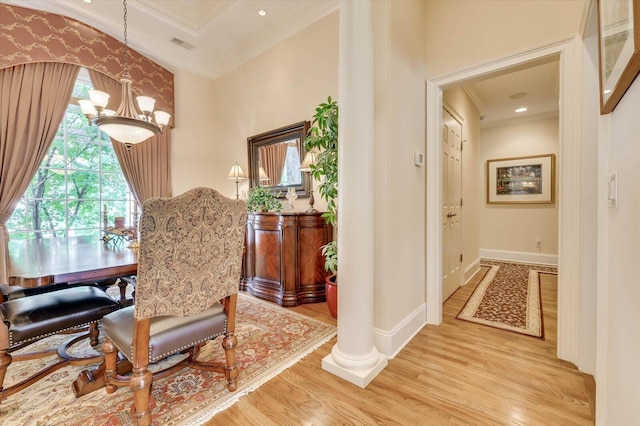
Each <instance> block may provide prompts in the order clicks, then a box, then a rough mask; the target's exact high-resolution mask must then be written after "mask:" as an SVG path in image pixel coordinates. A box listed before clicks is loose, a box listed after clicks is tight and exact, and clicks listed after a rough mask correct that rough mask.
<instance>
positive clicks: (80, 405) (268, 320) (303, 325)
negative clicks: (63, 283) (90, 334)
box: [0, 293, 336, 426]
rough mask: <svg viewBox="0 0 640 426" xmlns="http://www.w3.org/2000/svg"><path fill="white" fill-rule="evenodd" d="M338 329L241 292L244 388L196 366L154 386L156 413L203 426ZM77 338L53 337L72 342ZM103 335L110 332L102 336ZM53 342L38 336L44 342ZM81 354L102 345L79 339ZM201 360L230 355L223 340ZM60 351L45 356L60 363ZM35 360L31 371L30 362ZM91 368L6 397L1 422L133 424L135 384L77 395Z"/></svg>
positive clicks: (14, 372) (24, 366) (172, 421)
mask: <svg viewBox="0 0 640 426" xmlns="http://www.w3.org/2000/svg"><path fill="white" fill-rule="evenodd" d="M335 333H336V328H335V326H333V325H329V324H325V323H323V322H320V321H318V320H315V319H313V318H309V317H306V316H304V315H300V314H298V313H296V312H293V311H290V310H287V309H285V308H281V307H280V306H277V305H275V304H273V303H270V302H265V301H262V300H258V299H255V298H253V297H252V296H249V295H246V294H243V293H241V294H240V297H239V298H238V307H237V313H236V336H237V337H238V349H237V353H236V357H237V362H238V367H239V370H240V375H239V380H238V389H237V390H236V391H235V392H229V391H228V390H227V386H226V380H225V379H224V375H222V374H219V373H215V372H209V371H198V370H193V369H190V368H186V369H183V370H181V371H180V372H179V373H176V374H175V375H172V376H170V377H167V378H165V379H162V380H158V381H155V382H154V383H153V387H152V403H151V407H152V417H153V424H155V425H162V426H165V425H199V424H202V423H204V422H206V421H207V420H210V419H211V418H212V417H213V416H214V415H215V414H216V413H218V412H220V411H222V410H224V409H225V408H227V407H229V406H231V405H232V404H233V403H235V402H236V401H237V400H238V399H239V398H240V397H242V396H243V395H246V394H247V393H249V392H251V391H253V390H255V389H257V388H258V387H259V386H260V385H262V384H263V383H265V382H267V381H268V380H269V379H271V378H272V377H274V376H276V375H277V374H279V373H280V372H282V371H283V370H285V369H286V368H288V367H290V366H292V365H293V364H295V363H296V362H298V361H299V360H300V359H302V358H303V357H304V356H306V355H307V354H309V353H311V352H312V351H313V350H314V349H315V348H317V347H318V346H320V345H322V344H323V343H325V342H327V341H328V340H330V339H331V338H332V337H333V336H334V335H335ZM68 338H69V336H52V337H49V338H47V340H48V341H49V343H51V342H52V341H54V340H57V341H64V340H66V339H68ZM101 339H102V336H101ZM44 342H45V341H44V340H43V341H41V342H38V345H40V346H44V345H43V343H44ZM76 346H77V348H78V349H77V351H78V353H88V352H92V351H94V350H93V349H92V348H91V346H90V345H89V343H88V342H86V341H83V343H82V344H78V345H76ZM200 358H201V359H212V358H215V359H219V360H221V361H222V360H224V351H223V349H222V347H221V339H218V340H215V341H213V342H211V343H208V344H207V345H206V346H205V347H204V348H203V349H202V351H201V354H200ZM52 359H53V357H49V358H45V359H44V362H52V361H51V360H52ZM40 361H42V360H32V361H25V362H19V363H15V364H12V365H10V366H9V370H8V372H7V377H6V379H5V385H7V386H10V385H11V384H13V383H16V382H18V381H19V380H20V379H21V378H22V377H24V376H26V374H27V373H28V372H29V371H33V370H32V368H33V366H34V363H35V364H40ZM29 366H31V369H30V367H29ZM84 368H86V367H81V366H77V367H73V366H68V367H65V368H62V369H60V370H57V371H55V372H54V373H52V374H51V375H49V376H47V377H46V378H45V379H43V380H40V381H39V382H37V383H36V384H34V385H32V386H31V387H28V388H27V389H25V390H23V391H21V392H18V393H16V394H14V395H11V396H10V397H8V398H7V399H6V400H4V401H2V402H1V403H0V424H2V425H4V426H9V425H20V426H23V425H47V426H48V425H65V426H66V425H78V426H79V425H82V426H92V425H96V426H98V425H100V426H104V425H129V424H132V421H131V405H132V403H133V398H132V393H131V391H130V390H129V388H128V387H123V388H119V389H118V390H117V391H116V392H115V393H113V394H110V395H108V394H107V393H106V391H105V390H104V388H103V389H98V390H97V391H95V392H93V393H90V394H88V395H85V396H83V397H80V398H77V399H76V398H75V397H74V395H73V391H72V389H71V383H72V382H73V381H74V380H75V378H76V377H77V376H78V373H79V372H80V371H81V370H83V369H84Z"/></svg>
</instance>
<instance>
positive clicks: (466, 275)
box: [463, 258, 480, 285]
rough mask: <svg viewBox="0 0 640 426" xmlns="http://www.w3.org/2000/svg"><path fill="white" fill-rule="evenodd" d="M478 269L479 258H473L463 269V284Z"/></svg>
mask: <svg viewBox="0 0 640 426" xmlns="http://www.w3.org/2000/svg"><path fill="white" fill-rule="evenodd" d="M479 270H480V258H477V259H476V260H474V261H473V262H472V263H471V264H470V265H469V266H467V267H466V268H465V270H464V284H463V285H466V284H467V283H468V282H469V280H470V279H471V278H473V276H474V275H475V274H476V273H477V272H478V271H479Z"/></svg>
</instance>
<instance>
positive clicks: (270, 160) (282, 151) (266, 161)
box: [259, 143, 288, 186]
mask: <svg viewBox="0 0 640 426" xmlns="http://www.w3.org/2000/svg"><path fill="white" fill-rule="evenodd" d="M287 149H288V145H287V144H286V143H277V144H273V145H267V146H263V147H260V149H259V153H260V165H261V166H262V167H264V171H265V172H267V176H269V186H275V185H280V181H281V179H282V169H284V163H285V161H286V159H287Z"/></svg>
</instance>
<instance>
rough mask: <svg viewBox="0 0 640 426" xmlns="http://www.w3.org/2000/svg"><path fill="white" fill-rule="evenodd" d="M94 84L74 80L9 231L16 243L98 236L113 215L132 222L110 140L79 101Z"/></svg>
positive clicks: (124, 184) (125, 187) (129, 200)
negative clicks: (40, 162)
mask: <svg viewBox="0 0 640 426" xmlns="http://www.w3.org/2000/svg"><path fill="white" fill-rule="evenodd" d="M91 88H92V87H91V83H90V82H89V81H86V80H85V81H83V79H82V78H81V77H79V78H78V80H77V81H76V84H75V87H74V91H73V95H72V99H71V101H70V103H69V106H68V108H67V111H66V113H65V116H64V119H63V121H62V123H61V124H60V128H59V129H58V133H57V134H56V137H55V139H54V141H53V143H52V144H51V147H50V148H49V151H48V152H47V154H46V156H45V157H44V160H43V162H42V164H41V165H40V168H39V169H38V172H37V173H36V175H35V176H34V178H33V180H32V181H31V184H30V185H29V188H28V189H27V191H26V193H25V194H24V196H23V198H22V199H21V200H20V202H19V204H18V206H17V207H16V209H15V211H14V212H13V215H12V216H11V219H10V220H9V221H8V222H7V228H8V230H9V235H10V238H11V239H12V240H22V239H34V238H55V237H67V236H79V235H96V237H97V236H98V234H99V230H100V229H101V228H102V226H103V213H104V211H105V209H106V211H107V215H108V219H107V221H108V223H109V224H110V225H113V218H114V216H124V217H125V218H127V219H126V221H127V223H129V224H130V223H131V222H132V216H131V212H132V206H133V201H132V195H131V192H130V190H129V186H128V184H127V182H126V180H125V178H124V175H123V174H122V170H121V168H120V164H119V163H118V159H117V157H116V154H115V151H114V150H113V146H112V145H111V141H110V140H109V137H108V136H107V135H106V134H104V133H102V132H100V131H99V130H98V129H97V128H96V127H95V126H92V125H90V124H89V122H88V121H87V118H86V117H85V116H84V114H82V111H81V110H80V106H79V105H78V104H77V99H88V98H89V96H88V93H87V91H88V90H90V89H91Z"/></svg>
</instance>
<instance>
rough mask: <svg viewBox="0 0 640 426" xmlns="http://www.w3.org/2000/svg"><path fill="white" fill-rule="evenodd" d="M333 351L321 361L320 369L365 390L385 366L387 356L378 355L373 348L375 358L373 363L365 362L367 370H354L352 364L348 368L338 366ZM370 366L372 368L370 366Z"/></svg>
mask: <svg viewBox="0 0 640 426" xmlns="http://www.w3.org/2000/svg"><path fill="white" fill-rule="evenodd" d="M335 349H336V348H335V347H334V350H333V351H332V352H331V353H330V354H329V355H327V356H325V357H324V358H323V359H322V369H323V370H325V371H328V372H329V373H331V374H334V375H336V376H338V377H340V378H342V379H344V380H346V381H348V382H350V383H353V384H354V385H357V386H360V387H361V388H366V387H367V385H368V384H369V383H371V381H372V380H373V379H374V378H375V377H376V376H377V375H378V374H379V373H380V372H381V371H382V370H384V368H385V367H386V366H387V356H386V355H383V354H381V353H379V352H378V351H377V350H376V349H375V348H374V351H375V355H374V356H375V357H376V358H377V359H374V360H373V361H374V362H373V363H371V361H372V360H371V359H369V360H367V364H368V365H369V366H368V367H367V368H363V369H359V368H356V366H355V364H354V363H351V366H350V367H344V366H341V365H339V364H338V363H337V362H336V360H335V359H334V352H335ZM371 365H372V366H371Z"/></svg>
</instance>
